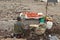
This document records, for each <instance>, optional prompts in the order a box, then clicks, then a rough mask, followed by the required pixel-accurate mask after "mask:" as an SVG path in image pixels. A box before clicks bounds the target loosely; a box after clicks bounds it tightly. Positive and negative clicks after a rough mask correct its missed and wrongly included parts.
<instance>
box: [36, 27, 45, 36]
mask: <svg viewBox="0 0 60 40" xmlns="http://www.w3.org/2000/svg"><path fill="white" fill-rule="evenodd" d="M45 30H46V29H45V28H42V27H37V28H36V30H35V33H36V34H37V35H41V34H44V32H45Z"/></svg>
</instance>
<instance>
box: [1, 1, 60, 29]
mask: <svg viewBox="0 0 60 40" xmlns="http://www.w3.org/2000/svg"><path fill="white" fill-rule="evenodd" d="M21 11H22V12H23V11H31V12H42V13H44V14H45V15H46V2H40V1H34V0H9V1H8V0H7V1H4V0H3V1H0V29H4V30H5V29H7V30H9V29H10V30H11V29H13V28H12V27H13V25H14V23H15V21H16V20H13V19H16V17H17V16H18V15H19V14H18V13H19V12H21ZM47 14H48V15H49V16H51V15H53V19H54V23H55V24H57V26H58V29H60V28H59V26H60V25H59V24H60V3H58V4H56V5H54V4H53V3H49V5H48V9H47ZM25 22H26V23H27V24H28V23H29V24H31V23H33V22H34V23H38V20H35V21H33V22H32V21H31V20H28V21H25Z"/></svg>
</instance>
